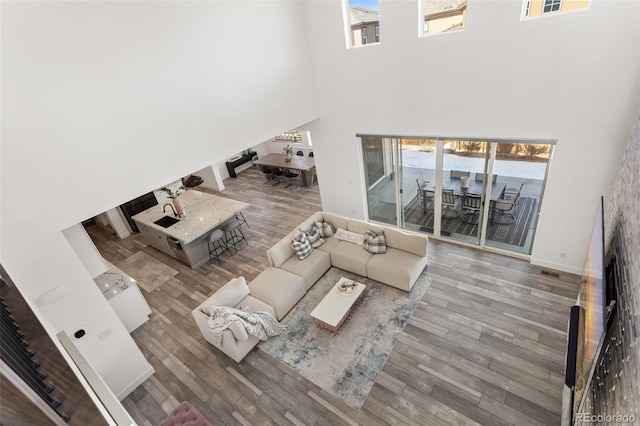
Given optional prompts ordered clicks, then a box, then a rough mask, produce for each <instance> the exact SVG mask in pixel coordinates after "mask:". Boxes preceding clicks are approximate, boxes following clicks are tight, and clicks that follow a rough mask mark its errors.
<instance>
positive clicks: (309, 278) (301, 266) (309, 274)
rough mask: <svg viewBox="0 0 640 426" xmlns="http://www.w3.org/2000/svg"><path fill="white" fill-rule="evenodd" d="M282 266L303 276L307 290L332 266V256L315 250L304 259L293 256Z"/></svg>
mask: <svg viewBox="0 0 640 426" xmlns="http://www.w3.org/2000/svg"><path fill="white" fill-rule="evenodd" d="M280 268H282V269H284V270H285V271H289V272H291V273H292V274H296V275H299V276H301V277H302V278H303V279H304V282H305V286H306V288H307V290H309V289H310V288H311V287H312V286H313V285H314V284H315V283H316V281H318V280H319V279H320V277H321V276H322V275H324V273H325V272H327V271H328V270H329V268H331V257H330V256H329V253H327V252H324V251H321V250H313V252H311V255H309V257H307V258H306V259H304V260H299V259H298V258H297V257H296V256H291V257H290V258H289V260H287V261H286V262H284V263H283V264H282V266H280Z"/></svg>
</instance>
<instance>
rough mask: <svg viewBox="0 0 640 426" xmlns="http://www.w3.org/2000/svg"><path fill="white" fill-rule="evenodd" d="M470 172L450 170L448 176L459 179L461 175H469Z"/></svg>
mask: <svg viewBox="0 0 640 426" xmlns="http://www.w3.org/2000/svg"><path fill="white" fill-rule="evenodd" d="M470 175H471V172H465V171H464V170H451V172H450V174H449V177H450V178H458V179H460V178H461V177H462V176H466V177H469V176H470Z"/></svg>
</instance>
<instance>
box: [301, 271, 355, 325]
mask: <svg viewBox="0 0 640 426" xmlns="http://www.w3.org/2000/svg"><path fill="white" fill-rule="evenodd" d="M343 282H354V283H355V284H357V287H356V288H355V289H354V290H353V291H352V292H351V293H342V292H341V291H340V290H338V287H340V285H341V284H342V283H343ZM366 287H367V286H366V285H364V284H362V283H359V282H355V281H353V280H350V279H347V278H344V277H342V278H340V279H339V280H338V282H337V283H336V285H334V286H333V287H332V288H331V290H329V293H327V295H326V296H325V297H324V298H323V299H322V300H321V301H320V303H318V306H316V307H315V309H314V310H313V311H311V317H312V318H313V319H314V320H315V322H316V324H317V325H318V326H319V327H322V328H326V329H327V330H330V331H333V332H335V331H337V330H338V328H340V326H341V325H342V323H343V322H344V320H346V319H347V317H348V316H349V314H350V313H351V309H352V308H353V306H354V305H355V303H356V302H357V301H358V300H359V299H360V296H362V292H363V291H364V289H365V288H366Z"/></svg>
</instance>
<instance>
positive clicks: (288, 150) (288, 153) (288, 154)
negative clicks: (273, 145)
mask: <svg viewBox="0 0 640 426" xmlns="http://www.w3.org/2000/svg"><path fill="white" fill-rule="evenodd" d="M282 153H283V154H284V161H291V158H292V157H293V148H292V147H291V145H289V144H287V146H285V147H284V148H282Z"/></svg>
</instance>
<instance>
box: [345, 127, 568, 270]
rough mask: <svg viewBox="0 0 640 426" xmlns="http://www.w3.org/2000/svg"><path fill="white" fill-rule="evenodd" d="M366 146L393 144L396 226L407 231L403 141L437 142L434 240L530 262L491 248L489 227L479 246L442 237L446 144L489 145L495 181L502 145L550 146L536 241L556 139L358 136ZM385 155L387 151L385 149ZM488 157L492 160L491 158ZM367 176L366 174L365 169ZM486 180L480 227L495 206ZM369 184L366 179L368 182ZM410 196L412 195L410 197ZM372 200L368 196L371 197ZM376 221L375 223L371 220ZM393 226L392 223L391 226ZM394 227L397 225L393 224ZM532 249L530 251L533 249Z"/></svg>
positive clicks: (490, 181)
mask: <svg viewBox="0 0 640 426" xmlns="http://www.w3.org/2000/svg"><path fill="white" fill-rule="evenodd" d="M356 137H358V138H359V139H360V141H361V143H362V140H363V138H364V137H379V138H383V140H388V141H389V143H390V144H391V145H390V146H391V148H390V150H389V152H391V153H392V157H393V158H392V159H391V161H390V163H389V164H390V166H391V167H392V169H393V175H394V176H395V177H396V182H395V190H396V206H395V210H396V223H395V226H397V227H398V228H400V229H405V221H404V200H403V197H404V194H403V189H402V181H403V173H402V170H403V169H402V144H401V142H400V141H401V140H402V139H423V140H431V141H436V164H435V186H434V190H435V197H434V218H433V222H434V223H433V234H429V237H430V238H435V239H442V240H444V241H448V242H453V243H456V244H460V245H465V246H469V247H473V248H479V249H482V250H487V251H493V252H498V253H503V254H507V255H510V256H512V257H521V258H530V256H531V255H530V254H524V253H520V252H517V251H511V250H508V249H504V248H498V247H493V246H491V245H487V244H486V241H487V240H486V237H487V226H484V225H483V226H481V227H480V237H479V241H478V243H476V244H472V243H468V242H464V241H459V240H456V239H453V238H448V237H446V236H442V235H441V227H442V185H443V176H442V174H443V169H444V153H445V150H444V143H445V141H447V140H449V141H451V140H454V141H463V142H483V143H487V144H489V151H485V176H486V177H487V178H488V177H491V176H493V174H494V169H495V163H496V159H497V147H498V144H500V143H511V144H513V143H517V144H532V145H549V146H550V152H549V157H548V160H547V163H546V168H545V173H544V178H543V181H542V188H541V192H540V196H539V205H538V207H537V212H536V216H535V218H534V221H535V226H534V228H533V233H532V239H533V238H535V233H536V230H537V222H538V219H539V215H540V205H541V204H542V199H543V196H544V189H545V187H546V182H547V178H548V175H549V168H550V165H551V161H552V159H553V153H554V151H555V146H556V143H557V141H556V140H553V139H518V138H509V139H502V138H469V137H442V136H398V135H394V136H391V135H371V134H356ZM383 151H384V149H383ZM487 155H488V158H487ZM362 172H363V173H365V174H366V171H365V170H364V169H363V170H362ZM487 178H485V179H484V181H483V184H482V194H483V204H482V218H481V219H480V220H479V223H482V224H487V223H488V221H489V218H490V214H491V212H490V209H491V202H490V200H489V202H486V200H485V196H486V195H485V194H491V191H492V189H493V179H487ZM365 181H366V178H365ZM365 192H367V191H366V188H365ZM367 194H368V192H367ZM407 195H409V194H407ZM367 196H368V195H367ZM367 216H368V217H370V213H369V212H367ZM371 220H373V221H375V220H374V219H371ZM387 224H389V223H387ZM391 225H394V224H391ZM532 246H533V244H532V245H531V247H530V249H531V248H532Z"/></svg>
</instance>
